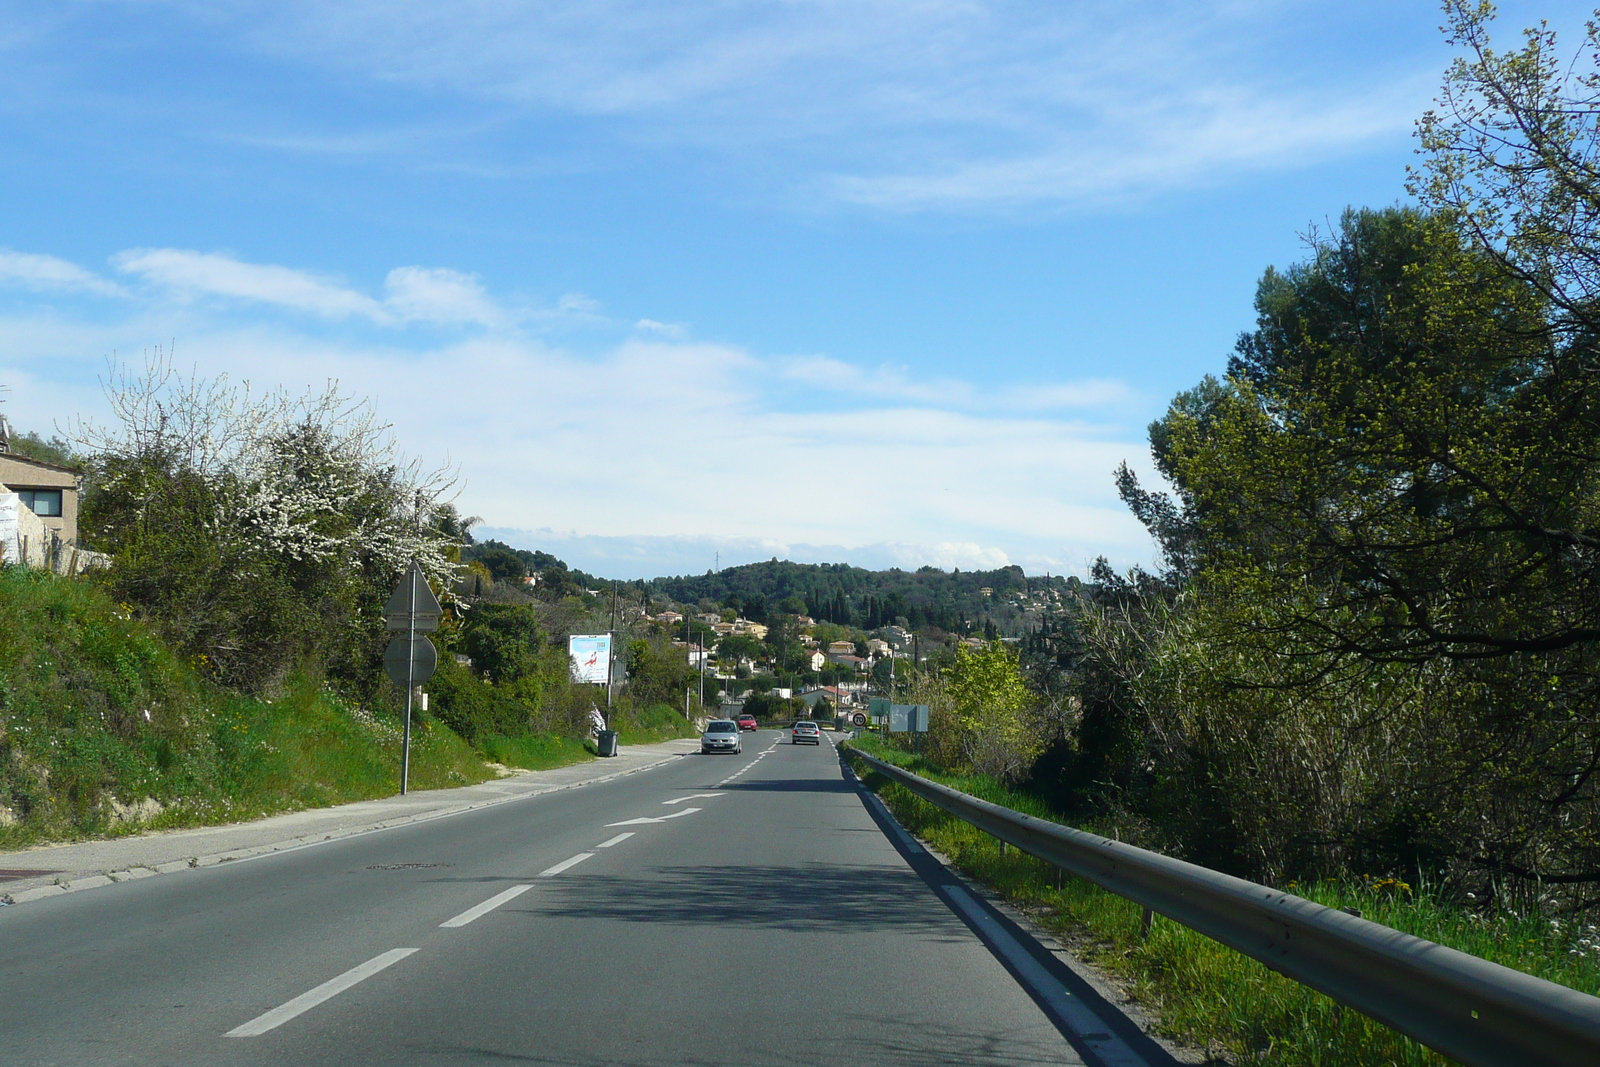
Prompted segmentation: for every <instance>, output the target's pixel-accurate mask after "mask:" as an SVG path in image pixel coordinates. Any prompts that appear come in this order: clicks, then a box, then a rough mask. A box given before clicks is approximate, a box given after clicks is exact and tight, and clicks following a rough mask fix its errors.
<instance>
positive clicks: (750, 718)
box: [733, 715, 756, 731]
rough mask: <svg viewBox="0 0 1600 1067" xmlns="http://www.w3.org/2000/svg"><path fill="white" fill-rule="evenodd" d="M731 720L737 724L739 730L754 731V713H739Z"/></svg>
mask: <svg viewBox="0 0 1600 1067" xmlns="http://www.w3.org/2000/svg"><path fill="white" fill-rule="evenodd" d="M733 721H734V722H736V723H738V724H739V729H741V730H751V731H754V730H755V728H756V717H755V716H754V715H741V716H739V717H738V718H737V719H735V720H733Z"/></svg>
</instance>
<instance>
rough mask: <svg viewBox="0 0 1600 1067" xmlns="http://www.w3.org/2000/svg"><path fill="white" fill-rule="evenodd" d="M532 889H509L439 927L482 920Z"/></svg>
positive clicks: (519, 887) (520, 886) (516, 886)
mask: <svg viewBox="0 0 1600 1067" xmlns="http://www.w3.org/2000/svg"><path fill="white" fill-rule="evenodd" d="M532 888H533V886H531V885H514V886H512V887H511V888H510V889H507V890H506V891H505V892H504V893H496V894H495V895H494V896H492V897H490V898H489V899H488V900H486V901H484V902H483V903H482V904H479V905H476V906H475V907H471V908H468V909H467V910H466V911H464V912H462V913H461V914H460V915H457V916H456V917H455V918H454V919H446V920H445V921H444V922H442V923H440V924H439V925H440V926H443V927H456V926H465V925H467V924H468V923H469V922H471V921H472V920H473V919H478V918H482V917H483V916H485V915H487V914H489V913H490V912H491V911H493V910H494V909H496V908H498V907H499V906H500V905H502V904H504V903H506V902H507V901H509V900H515V899H516V898H517V897H520V896H521V895H522V894H524V893H526V892H527V891H528V890H530V889H532Z"/></svg>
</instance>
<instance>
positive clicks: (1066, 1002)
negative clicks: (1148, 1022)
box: [939, 885, 1149, 1067]
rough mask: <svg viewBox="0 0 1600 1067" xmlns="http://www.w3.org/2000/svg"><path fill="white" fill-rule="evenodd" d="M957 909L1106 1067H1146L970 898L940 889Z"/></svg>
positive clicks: (953, 887)
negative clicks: (977, 928)
mask: <svg viewBox="0 0 1600 1067" xmlns="http://www.w3.org/2000/svg"><path fill="white" fill-rule="evenodd" d="M939 888H941V889H943V890H944V892H945V895H946V896H948V897H949V898H950V902H951V903H953V904H954V905H955V906H956V908H957V909H958V910H959V911H960V912H961V913H962V914H963V915H965V916H966V917H967V918H968V919H969V920H970V921H971V922H972V923H973V924H974V925H975V926H977V927H979V928H980V929H982V930H983V932H984V934H985V936H987V937H988V938H989V940H990V941H991V942H993V944H994V946H995V948H996V949H997V950H998V951H999V953H1000V955H1002V956H1004V957H1005V960H1006V962H1007V963H1009V964H1010V965H1011V966H1012V968H1013V969H1014V970H1015V971H1016V972H1017V973H1018V974H1020V975H1021V976H1022V983H1023V985H1025V986H1027V987H1028V988H1029V989H1031V990H1033V991H1034V992H1035V993H1037V994H1038V995H1039V997H1040V998H1041V999H1042V1000H1043V1001H1044V1002H1045V1003H1046V1004H1049V1005H1050V1007H1051V1009H1052V1010H1053V1011H1055V1013H1056V1014H1057V1015H1058V1016H1059V1017H1060V1018H1061V1020H1062V1021H1063V1022H1065V1023H1066V1024H1067V1026H1068V1028H1069V1029H1071V1030H1072V1032H1073V1033H1074V1034H1076V1035H1078V1037H1079V1038H1081V1039H1082V1040H1083V1041H1084V1042H1085V1043H1086V1044H1088V1046H1089V1048H1090V1049H1092V1050H1093V1051H1094V1054H1095V1055H1096V1056H1097V1057H1099V1059H1100V1061H1101V1062H1102V1063H1104V1064H1105V1067H1149V1064H1147V1063H1146V1062H1145V1060H1144V1057H1142V1056H1140V1055H1139V1054H1138V1053H1136V1052H1134V1051H1133V1049H1131V1048H1129V1047H1128V1046H1127V1044H1126V1043H1125V1042H1124V1041H1123V1040H1122V1039H1121V1038H1120V1037H1118V1036H1116V1035H1115V1034H1113V1033H1111V1031H1110V1029H1109V1028H1108V1027H1107V1026H1106V1024H1105V1021H1104V1020H1102V1019H1101V1018H1100V1016H1098V1015H1096V1014H1095V1013H1094V1012H1093V1011H1091V1010H1090V1008H1089V1006H1088V1005H1087V1004H1085V1003H1084V1002H1083V1001H1081V1000H1079V999H1078V998H1077V997H1075V996H1073V995H1072V994H1071V993H1068V992H1067V990H1066V988H1065V987H1064V986H1062V984H1061V983H1060V982H1059V981H1058V980H1057V979H1056V977H1055V976H1054V975H1053V974H1051V973H1050V972H1049V971H1047V970H1045V968H1044V965H1043V964H1041V963H1040V962H1039V961H1038V960H1036V959H1034V958H1033V954H1032V953H1030V952H1029V951H1028V950H1027V949H1025V948H1023V947H1022V946H1021V945H1019V944H1017V940H1016V938H1014V937H1012V936H1011V935H1010V934H1008V933H1007V932H1006V930H1005V928H1004V927H1003V926H1001V925H1000V924H999V923H997V922H995V921H994V917H993V916H991V915H990V914H989V913H988V912H986V911H984V910H983V909H982V908H981V907H979V906H978V902H977V901H975V900H973V899H972V894H971V893H968V892H967V890H966V889H965V888H963V887H962V886H958V885H946V886H940V887H939Z"/></svg>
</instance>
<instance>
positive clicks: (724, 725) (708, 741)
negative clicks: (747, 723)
mask: <svg viewBox="0 0 1600 1067" xmlns="http://www.w3.org/2000/svg"><path fill="white" fill-rule="evenodd" d="M743 751H744V736H743V735H742V734H740V733H739V724H738V723H736V722H734V721H733V720H732V719H712V720H711V721H710V722H708V723H706V732H705V733H703V734H701V735H700V754H701V755H702V756H705V755H709V754H710V753H712V752H743Z"/></svg>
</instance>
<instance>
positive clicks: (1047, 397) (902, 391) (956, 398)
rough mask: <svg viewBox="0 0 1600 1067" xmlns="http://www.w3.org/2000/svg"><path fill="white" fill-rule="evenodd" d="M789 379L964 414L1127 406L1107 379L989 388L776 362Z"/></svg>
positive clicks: (899, 373)
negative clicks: (955, 410) (950, 409)
mask: <svg viewBox="0 0 1600 1067" xmlns="http://www.w3.org/2000/svg"><path fill="white" fill-rule="evenodd" d="M775 367H776V369H777V370H778V372H779V373H780V374H781V375H782V376H783V377H784V378H787V379H790V380H792V381H797V382H801V383H803V384H805V385H807V386H809V387H810V388H812V389H816V390H826V391H828V392H831V393H836V394H840V395H842V396H846V397H855V398H858V399H872V400H891V401H897V402H899V403H906V404H933V405H936V406H938V407H943V408H960V409H963V410H994V409H1001V410H1007V411H1030V412H1041V411H1054V410H1061V409H1066V408H1086V407H1105V406H1110V405H1119V406H1120V405H1126V404H1127V403H1129V402H1130V401H1131V400H1132V399H1133V394H1132V391H1131V390H1130V389H1129V388H1128V386H1127V384H1126V383H1124V382H1118V381H1109V380H1089V381H1081V382H1031V383H1029V384H1028V385H1026V386H1005V387H1001V388H998V389H994V388H985V387H983V386H981V385H979V384H977V383H973V382H967V381H961V380H957V379H950V378H945V379H931V380H930V379H918V378H916V377H915V376H913V375H912V373H911V371H910V368H908V367H892V366H880V367H875V368H869V367H861V366H858V365H856V364H854V363H847V362H845V361H844V360H841V359H835V358H833V357H832V356H815V355H813V356H790V357H787V358H784V359H780V360H777V361H775Z"/></svg>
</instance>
